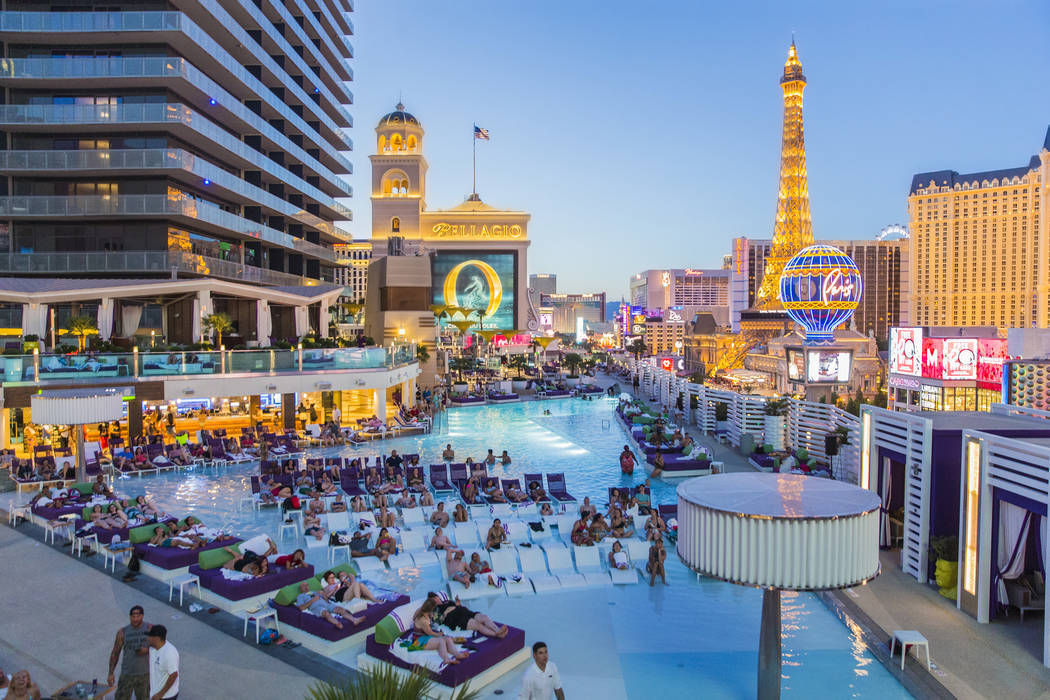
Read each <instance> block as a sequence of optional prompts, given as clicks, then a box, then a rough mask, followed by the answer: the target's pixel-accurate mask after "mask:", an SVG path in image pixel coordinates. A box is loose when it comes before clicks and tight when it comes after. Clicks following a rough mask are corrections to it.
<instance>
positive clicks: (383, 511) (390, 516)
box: [376, 505, 397, 527]
mask: <svg viewBox="0 0 1050 700" xmlns="http://www.w3.org/2000/svg"><path fill="white" fill-rule="evenodd" d="M396 517H397V516H395V515H394V511H392V510H387V508H386V505H382V506H379V512H378V513H376V524H377V525H379V527H394V522H396Z"/></svg>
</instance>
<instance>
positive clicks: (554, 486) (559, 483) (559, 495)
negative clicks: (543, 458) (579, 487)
mask: <svg viewBox="0 0 1050 700" xmlns="http://www.w3.org/2000/svg"><path fill="white" fill-rule="evenodd" d="M547 493H548V494H550V497H551V498H553V499H554V500H555V501H557V502H558V503H576V497H575V496H573V495H572V494H570V493H569V492H568V491H566V490H565V475H564V474H562V473H558V474H548V475H547Z"/></svg>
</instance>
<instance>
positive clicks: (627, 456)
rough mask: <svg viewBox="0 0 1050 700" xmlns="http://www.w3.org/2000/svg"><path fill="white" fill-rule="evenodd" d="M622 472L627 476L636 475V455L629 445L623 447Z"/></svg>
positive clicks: (621, 454)
mask: <svg viewBox="0 0 1050 700" xmlns="http://www.w3.org/2000/svg"><path fill="white" fill-rule="evenodd" d="M620 471H621V472H623V473H624V474H627V475H631V474H634V453H632V452H631V448H630V447H628V446H627V445H624V446H623V452H621V453H620Z"/></svg>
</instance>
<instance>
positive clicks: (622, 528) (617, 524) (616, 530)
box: [609, 508, 634, 544]
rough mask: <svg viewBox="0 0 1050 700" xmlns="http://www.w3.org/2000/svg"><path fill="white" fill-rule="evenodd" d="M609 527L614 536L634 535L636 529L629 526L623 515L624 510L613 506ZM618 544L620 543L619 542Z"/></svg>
mask: <svg viewBox="0 0 1050 700" xmlns="http://www.w3.org/2000/svg"><path fill="white" fill-rule="evenodd" d="M609 529H610V530H611V532H612V536H613V537H633V536H634V530H631V529H629V528H628V527H627V521H626V520H625V519H624V517H623V511H621V510H620V509H619V508H613V510H612V511H611V513H610V514H609ZM617 544H619V543H618V542H617Z"/></svg>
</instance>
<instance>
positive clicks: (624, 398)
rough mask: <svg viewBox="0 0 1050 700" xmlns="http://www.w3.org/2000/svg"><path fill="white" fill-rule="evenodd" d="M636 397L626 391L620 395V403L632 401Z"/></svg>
mask: <svg viewBox="0 0 1050 700" xmlns="http://www.w3.org/2000/svg"><path fill="white" fill-rule="evenodd" d="M633 398H634V397H633V396H631V395H630V394H628V393H627V392H626V391H625V392H623V393H622V394H620V401H630V400H631V399H633Z"/></svg>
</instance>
